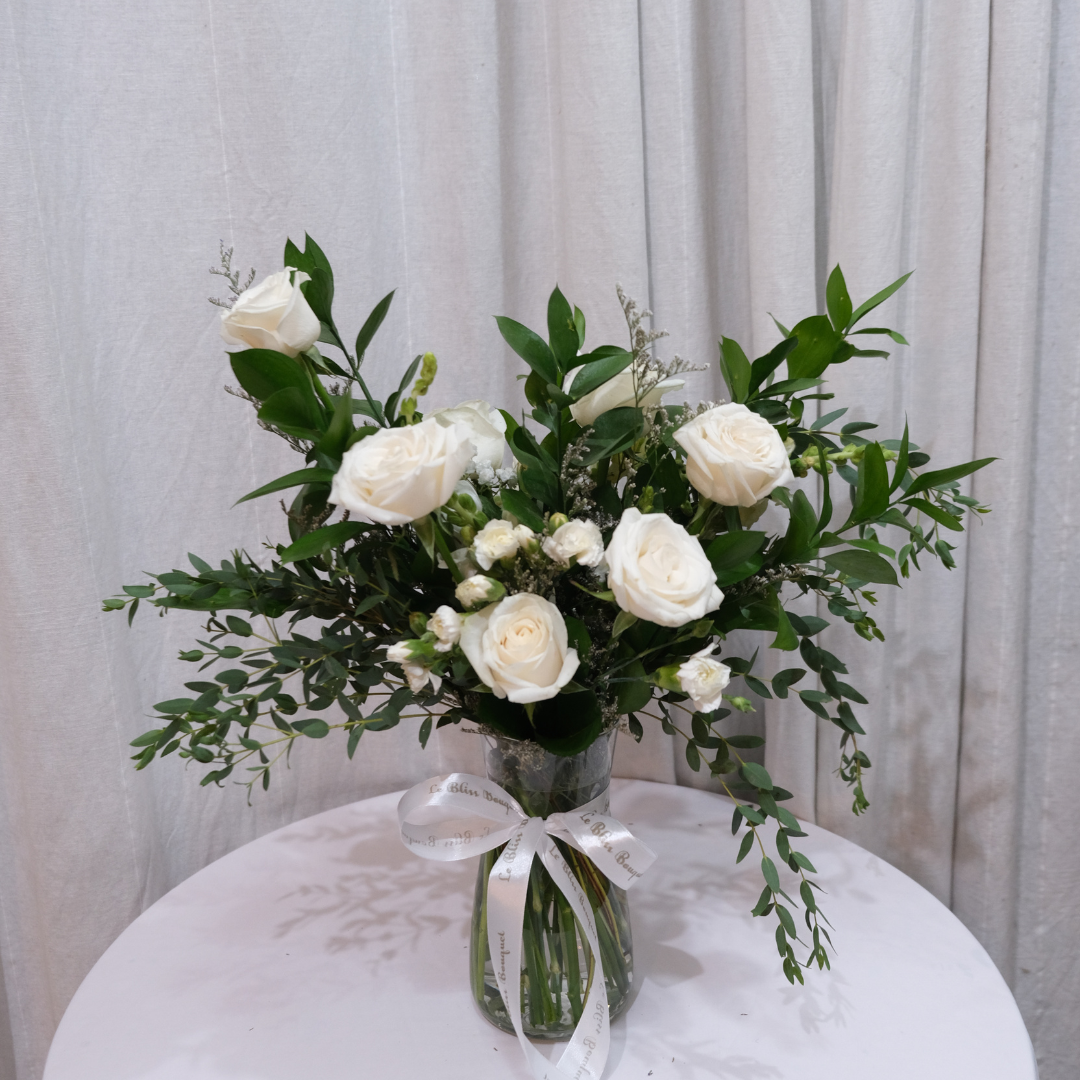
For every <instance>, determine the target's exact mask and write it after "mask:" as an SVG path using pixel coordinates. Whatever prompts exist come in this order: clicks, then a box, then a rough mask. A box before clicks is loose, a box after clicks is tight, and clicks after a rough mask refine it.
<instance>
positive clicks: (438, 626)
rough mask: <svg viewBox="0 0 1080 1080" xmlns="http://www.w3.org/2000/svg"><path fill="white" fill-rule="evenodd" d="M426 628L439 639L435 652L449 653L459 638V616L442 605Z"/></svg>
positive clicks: (450, 608) (451, 609) (429, 620)
mask: <svg viewBox="0 0 1080 1080" xmlns="http://www.w3.org/2000/svg"><path fill="white" fill-rule="evenodd" d="M427 628H428V629H429V630H430V631H431V632H432V633H433V634H434V635H435V636H436V637H437V638H438V639H439V640H438V642H437V643H436V645H435V651H436V652H449V651H450V650H451V649H452V648H453V647H454V646H455V645H456V644H457V643H458V640H459V639H460V637H461V616H460V615H459V614H458V613H457V612H456V611H455V610H454V609H453V608H452V607H448V606H447V605H446V604H443V605H442V606H441V607H437V608H436V609H435V614H434V615H432V616H431V618H430V619H428V621H427ZM388 655H389V654H388Z"/></svg>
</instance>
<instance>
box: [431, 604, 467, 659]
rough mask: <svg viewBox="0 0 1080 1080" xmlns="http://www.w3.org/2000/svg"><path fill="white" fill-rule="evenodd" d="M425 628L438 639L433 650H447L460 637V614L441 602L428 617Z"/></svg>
mask: <svg viewBox="0 0 1080 1080" xmlns="http://www.w3.org/2000/svg"><path fill="white" fill-rule="evenodd" d="M427 628H428V629H429V630H430V631H431V632H432V633H433V634H434V635H435V636H436V637H437V638H438V639H439V640H438V643H437V644H436V645H435V651H436V652H449V651H450V650H451V649H452V648H453V647H454V646H455V645H456V644H457V643H458V639H459V638H460V637H461V616H460V615H459V614H458V613H457V612H456V611H455V610H454V609H453V608H452V607H448V606H447V605H446V604H443V605H442V606H441V607H437V608H436V609H435V614H434V615H432V616H431V618H430V619H428V621H427Z"/></svg>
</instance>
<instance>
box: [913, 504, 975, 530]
mask: <svg viewBox="0 0 1080 1080" xmlns="http://www.w3.org/2000/svg"><path fill="white" fill-rule="evenodd" d="M904 504H905V505H906V506H910V507H911V508H912V509H913V510H918V511H919V513H920V514H925V515H926V516H927V517H928V518H933V520H934V521H936V522H937V523H938V524H939V525H944V526H945V528H946V529H952V530H953V532H963V531H964V526H963V525H961V524H960V522H959V521H957V519H956V518H954V517H953V516H952V514H950V513H949V512H948V510H944V509H942V508H941V507H940V506H935V505H934V504H933V503H932V502H930V501H929V500H927V499H905V500H904Z"/></svg>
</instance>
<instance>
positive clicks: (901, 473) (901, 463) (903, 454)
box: [889, 420, 911, 495]
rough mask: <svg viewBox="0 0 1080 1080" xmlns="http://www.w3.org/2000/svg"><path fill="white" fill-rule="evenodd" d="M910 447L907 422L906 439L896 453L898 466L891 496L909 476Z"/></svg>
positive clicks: (896, 465)
mask: <svg viewBox="0 0 1080 1080" xmlns="http://www.w3.org/2000/svg"><path fill="white" fill-rule="evenodd" d="M910 445H911V444H910V440H909V439H908V425H907V421H906V420H905V421H904V437H903V438H902V439H901V440H900V449H899V450H898V451H897V452H896V464H895V465H894V466H893V478H892V483H891V484H890V485H889V494H890V495H891V494H892V493H893V492H894V491H895V490H896V489H897V488H898V487H899V486H900V485H901V483H903V480H904V477H905V476H906V475H907V471H908V450H909V447H910Z"/></svg>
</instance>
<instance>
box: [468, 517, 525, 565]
mask: <svg viewBox="0 0 1080 1080" xmlns="http://www.w3.org/2000/svg"><path fill="white" fill-rule="evenodd" d="M519 546H520V545H519V543H518V538H517V537H516V536H515V535H514V526H513V525H512V524H511V523H510V522H509V521H502V520H500V519H499V518H493V519H492V520H491V521H489V522H488V523H487V524H486V525H485V526H484V527H483V528H482V529H481V530H480V531H479V532H478V533H477V534H476V539H475V540H473V554H474V555H475V556H476V561H477V562H478V563H479V564H480V568H481V569H482V570H490V569H491V568H492V566H494V565H495V563H496V562H498V561H499V559H505V558H507V556H509V555H516V554H517V550H518V547H519Z"/></svg>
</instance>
